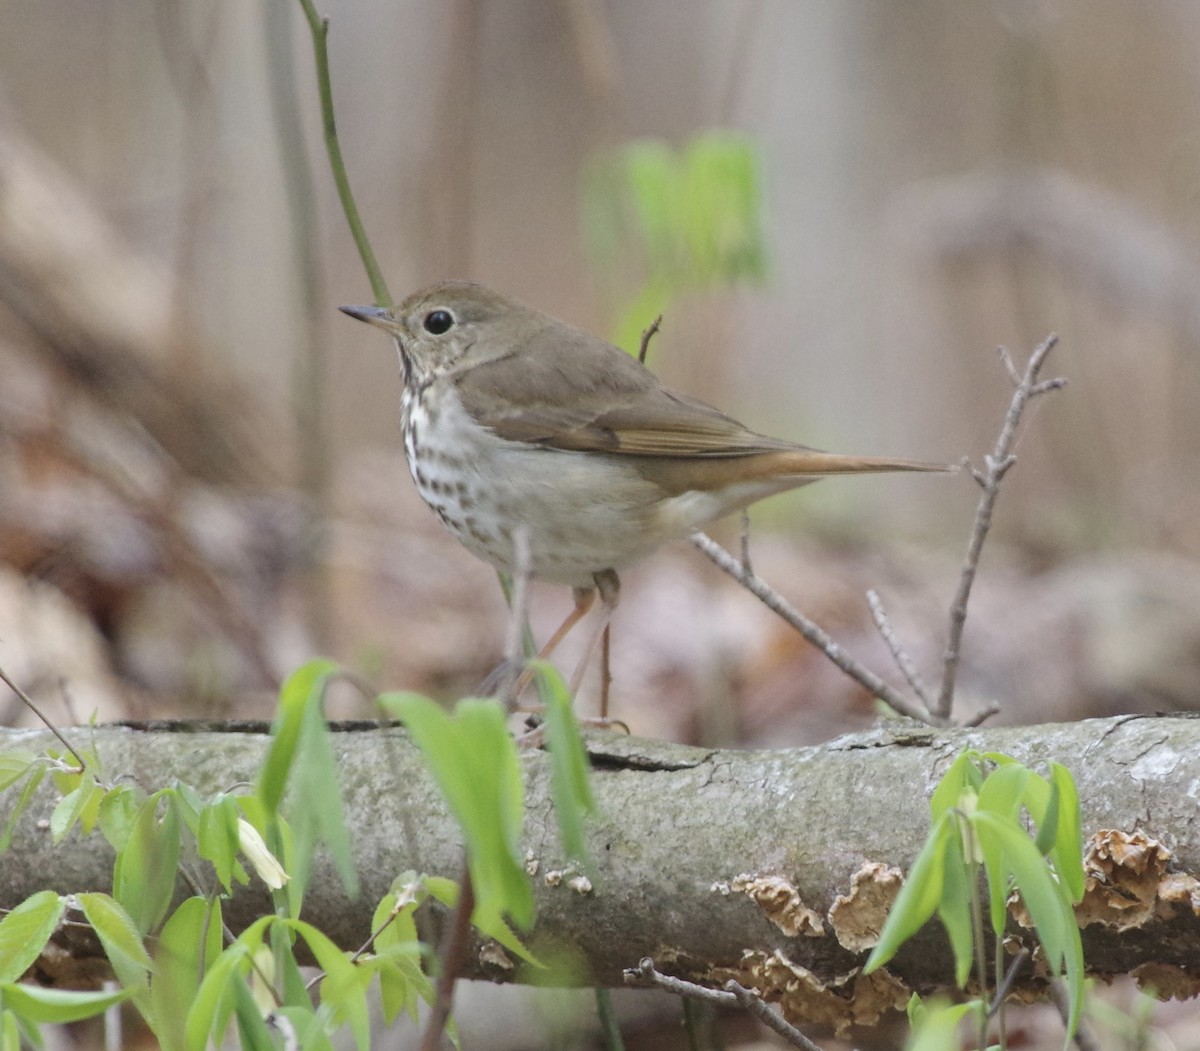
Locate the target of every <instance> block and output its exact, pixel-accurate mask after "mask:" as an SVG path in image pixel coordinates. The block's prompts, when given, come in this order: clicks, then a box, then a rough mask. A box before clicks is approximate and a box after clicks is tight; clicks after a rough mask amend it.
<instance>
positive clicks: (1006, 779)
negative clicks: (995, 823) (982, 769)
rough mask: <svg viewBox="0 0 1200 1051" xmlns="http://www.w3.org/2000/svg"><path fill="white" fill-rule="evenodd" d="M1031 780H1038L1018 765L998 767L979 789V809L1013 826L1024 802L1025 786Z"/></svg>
mask: <svg viewBox="0 0 1200 1051" xmlns="http://www.w3.org/2000/svg"><path fill="white" fill-rule="evenodd" d="M1031 779H1032V780H1034V781H1037V780H1038V778H1037V777H1036V775H1035V774H1034V772H1033V771H1032V770H1030V769H1029V768H1028V767H1024V766H1021V765H1020V764H1019V763H1009V764H1007V765H1005V766H1001V767H998V768H997V769H995V770H993V771H992V772H991V773H990V774H988V776H987V777H986V778H985V779H984V782H983V786H982V787H981V788H980V789H979V809H980V810H985V811H987V812H988V813H991V814H995V815H996V816H997V817H1000V818H1003V819H1007V820H1010V821H1012V822H1013V823H1014V824H1015V823H1016V822H1017V820H1018V819H1019V817H1020V814H1021V805H1022V804H1023V803H1024V801H1025V788H1026V785H1028V784H1029V782H1030V780H1031Z"/></svg>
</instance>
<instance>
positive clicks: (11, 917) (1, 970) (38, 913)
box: [0, 890, 66, 982]
mask: <svg viewBox="0 0 1200 1051" xmlns="http://www.w3.org/2000/svg"><path fill="white" fill-rule="evenodd" d="M65 909H66V905H65V904H64V902H63V900H62V899H61V898H60V897H59V896H58V895H57V894H55V893H54V892H53V891H51V890H43V891H38V893H36V894H32V895H30V896H29V897H28V898H26V899H25V900H24V901H23V902H21V904H20V905H18V906H17V907H16V908H15V909H13V910H12V911H11V912H10V913H9V914H8V915H7V916H5V917H4V918H3V919H0V982H15V981H17V979H19V978H20V977H21V975H23V974H24V973H25V972H26V971H27V970H28V969H29V968H30V967H31V966H33V963H34V961H35V960H36V959H37V958H38V957H39V956H40V955H41V952H42V950H43V949H44V948H45V947H46V943H47V942H48V941H49V940H50V935H52V934H53V933H54V931H55V929H56V928H57V927H58V922H59V920H61V919H62V914H63V912H64V910H65Z"/></svg>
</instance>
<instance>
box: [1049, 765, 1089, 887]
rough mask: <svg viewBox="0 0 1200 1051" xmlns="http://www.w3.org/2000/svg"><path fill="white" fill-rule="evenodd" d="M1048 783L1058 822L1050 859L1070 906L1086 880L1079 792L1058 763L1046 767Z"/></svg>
mask: <svg viewBox="0 0 1200 1051" xmlns="http://www.w3.org/2000/svg"><path fill="white" fill-rule="evenodd" d="M1050 779H1051V782H1052V784H1053V785H1054V787H1055V788H1056V789H1057V790H1058V822H1057V828H1056V829H1055V835H1054V847H1053V849H1052V850H1051V857H1052V858H1053V859H1054V867H1055V871H1057V872H1058V878H1059V879H1061V880H1062V882H1063V886H1064V887H1066V889H1067V895H1068V897H1069V898H1070V900H1071V901H1072V902H1076V903H1077V902H1079V901H1081V900H1083V893H1084V890H1085V887H1086V877H1085V873H1084V870H1083V833H1082V825H1083V818H1082V816H1081V815H1080V810H1079V790H1078V789H1077V788H1076V787H1075V779H1074V778H1073V777H1072V776H1071V771H1070V770H1068V769H1067V768H1066V767H1065V766H1062V765H1060V764H1059V763H1051V764H1050Z"/></svg>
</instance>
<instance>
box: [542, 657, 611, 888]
mask: <svg viewBox="0 0 1200 1051" xmlns="http://www.w3.org/2000/svg"><path fill="white" fill-rule="evenodd" d="M535 666H536V668H537V672H538V674H539V675H540V676H541V677H542V680H543V681H544V682H545V684H546V686H547V693H548V696H547V703H546V723H545V726H546V745H547V747H548V749H549V752H550V794H551V797H552V798H553V800H554V814H555V818H556V820H557V821H558V834H559V836H560V837H561V838H562V844H563V851H564V853H565V854H566V856H567V857H568V858H570V859H572V860H573V861H577V862H579V863H580V864H581V865H584V866H585V867H587V868H588V869H589V871H594V868H595V866H593V865H591V863H590V859H589V858H588V854H587V844H586V842H585V841H584V836H583V815H584V814H591V813H593V812H594V811H595V809H596V801H595V799H594V798H593V797H592V788H591V784H590V782H589V780H588V777H589V773H590V770H591V767H590V764H589V763H588V757H587V750H586V749H585V748H584V746H583V738H582V736H581V735H580V733H579V723H578V722H577V721H576V719H575V711H574V706H573V705H572V703H571V695H570V693H568V691H567V685H566V683H565V682H563V680H562V676H561V675H560V674H559V673H558V670H557V669H556V668H554V667H553V666H552V665H549V664H547V663H545V662H544V661H539V662H537V663H536V665H535Z"/></svg>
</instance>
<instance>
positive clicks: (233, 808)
mask: <svg viewBox="0 0 1200 1051" xmlns="http://www.w3.org/2000/svg"><path fill="white" fill-rule="evenodd" d="M240 817H241V811H240V810H239V809H238V804H237V800H236V799H234V797H233V796H230V795H225V794H222V795H219V796H217V797H216V798H215V799H213V800H212V801H211V802H209V803H208V804H207V805H204V806H201V808H200V811H199V814H198V820H197V822H196V849H197V851H198V852H199V854H200V856H201V857H202V858H204V859H205V860H206V861H209V862H211V863H212V867H213V869H214V870H215V872H216V874H217V879H218V880H219V881H220V883H221V886H222V887H223V888H224V889H225V892H226V893H229V891H231V890H232V889H233V880H234V875H235V872H236V871H237V853H238V819H239V818H240Z"/></svg>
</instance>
